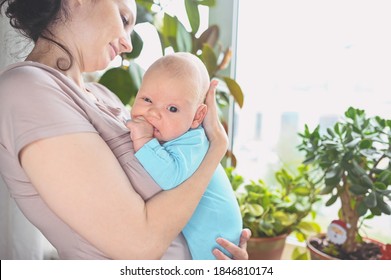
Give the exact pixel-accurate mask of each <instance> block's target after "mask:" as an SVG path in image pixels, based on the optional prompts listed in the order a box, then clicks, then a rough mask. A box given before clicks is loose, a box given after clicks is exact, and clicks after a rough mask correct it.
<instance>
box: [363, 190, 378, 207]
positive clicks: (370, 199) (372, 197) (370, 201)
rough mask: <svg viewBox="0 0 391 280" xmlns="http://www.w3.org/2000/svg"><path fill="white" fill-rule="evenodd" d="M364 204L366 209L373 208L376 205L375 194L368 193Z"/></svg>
mask: <svg viewBox="0 0 391 280" xmlns="http://www.w3.org/2000/svg"><path fill="white" fill-rule="evenodd" d="M364 203H365V205H366V206H367V207H368V208H375V207H376V205H377V200H376V193H375V192H370V193H369V194H368V195H367V196H366V197H365V198H364Z"/></svg>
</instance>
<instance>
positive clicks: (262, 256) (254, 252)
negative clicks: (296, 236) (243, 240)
mask: <svg viewBox="0 0 391 280" xmlns="http://www.w3.org/2000/svg"><path fill="white" fill-rule="evenodd" d="M287 236H288V235H287V234H283V235H280V236H276V237H251V238H250V240H249V241H248V242H247V252H248V255H249V259H250V260H280V259H281V255H282V252H283V251H284V247H285V241H286V238H287Z"/></svg>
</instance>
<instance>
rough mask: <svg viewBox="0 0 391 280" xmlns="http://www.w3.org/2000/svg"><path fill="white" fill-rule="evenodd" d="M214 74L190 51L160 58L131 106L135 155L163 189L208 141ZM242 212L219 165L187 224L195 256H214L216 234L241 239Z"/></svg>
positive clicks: (185, 171)
mask: <svg viewBox="0 0 391 280" xmlns="http://www.w3.org/2000/svg"><path fill="white" fill-rule="evenodd" d="M209 84H210V78H209V74H208V71H207V69H206V67H205V65H204V64H203V63H202V61H201V60H200V59H199V58H198V57H196V56H195V55H192V54H190V53H174V54H171V55H166V56H163V57H161V58H160V59H158V60H157V61H156V62H155V63H153V64H152V65H151V67H150V68H149V69H148V70H147V71H146V72H145V74H144V77H143V81H142V84H141V87H140V90H139V92H138V94H137V96H136V100H135V102H134V104H133V107H132V110H131V116H132V120H131V121H130V125H129V127H130V131H131V134H130V135H131V138H132V141H133V145H134V149H135V152H136V153H135V155H136V157H137V159H138V160H139V161H140V162H141V164H142V165H143V166H144V168H145V169H146V170H147V172H148V173H149V174H150V175H151V176H152V178H153V179H154V180H155V181H156V182H157V184H159V185H160V187H161V188H162V189H163V190H169V189H172V188H175V187H176V186H178V185H179V184H181V183H182V182H183V181H184V180H186V179H187V178H188V177H190V176H191V175H192V174H193V172H194V171H195V170H196V169H197V168H198V166H199V165H200V163H201V161H202V160H203V158H204V156H205V154H206V152H207V150H208V147H209V142H208V139H207V137H206V135H205V132H204V129H203V128H202V125H201V124H202V121H203V119H204V117H205V115H206V112H207V106H206V105H205V104H204V99H205V95H206V93H207V91H208V88H209ZM241 231H242V217H241V215H240V211H239V206H238V204H237V201H236V198H235V195H234V193H233V190H232V187H231V184H230V182H229V180H228V178H227V176H226V174H225V171H224V169H223V167H222V166H221V165H220V166H218V168H217V169H216V171H215V173H214V175H213V178H212V180H211V181H210V183H209V186H208V188H207V190H206V191H205V193H204V195H203V197H202V199H201V201H200V203H199V204H198V207H197V208H196V210H195V212H194V214H193V216H192V217H191V219H190V221H189V222H188V223H187V225H186V226H185V228H184V229H183V234H184V236H185V238H186V241H187V243H188V246H189V249H190V253H191V254H192V257H193V259H201V260H207V259H215V257H214V255H213V254H212V250H213V249H214V248H219V249H220V250H221V251H223V252H224V253H226V254H228V255H230V254H229V253H228V252H226V251H225V250H224V249H223V248H222V247H220V246H219V245H218V244H217V243H216V238H217V237H223V238H226V239H227V240H229V241H231V242H233V243H234V244H236V245H238V244H239V238H240V234H241Z"/></svg>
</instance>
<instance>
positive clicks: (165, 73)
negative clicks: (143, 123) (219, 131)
mask: <svg viewBox="0 0 391 280" xmlns="http://www.w3.org/2000/svg"><path fill="white" fill-rule="evenodd" d="M209 84H210V78H209V74H208V71H207V69H206V67H205V65H204V64H203V62H202V61H201V60H200V59H199V58H198V57H197V56H195V55H193V54H190V53H182V52H180V53H173V54H170V55H166V56H163V57H161V58H160V59H158V60H157V61H156V62H154V63H153V64H152V65H151V66H150V68H149V69H148V70H147V71H146V72H145V74H144V77H143V82H142V84H141V87H140V90H139V92H138V94H137V97H136V100H135V103H134V104H133V107H132V118H137V117H140V116H142V117H144V118H145V119H146V120H147V121H148V122H149V123H151V124H152V125H153V126H154V128H155V133H154V137H156V138H157V139H158V140H159V141H163V142H165V141H169V140H172V139H174V138H177V137H179V136H180V135H182V134H183V133H185V132H186V131H188V130H189V129H192V128H197V127H198V126H199V125H200V124H201V123H202V121H203V119H204V117H205V114H206V111H207V107H206V105H205V104H204V100H205V96H206V93H207V91H208V88H209Z"/></svg>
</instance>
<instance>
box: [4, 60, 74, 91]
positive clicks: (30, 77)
mask: <svg viewBox="0 0 391 280" xmlns="http://www.w3.org/2000/svg"><path fill="white" fill-rule="evenodd" d="M62 76H63V77H62ZM53 77H57V78H60V79H61V80H65V78H66V76H65V75H63V74H62V73H60V72H59V71H56V70H55V69H52V68H51V67H49V66H46V65H43V64H40V63H37V62H32V61H23V62H17V63H14V64H11V65H8V66H7V67H5V68H4V69H2V70H1V71H0V85H1V88H4V87H17V88H23V87H31V86H34V84H38V83H37V82H38V81H40V83H50V82H53Z"/></svg>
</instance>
